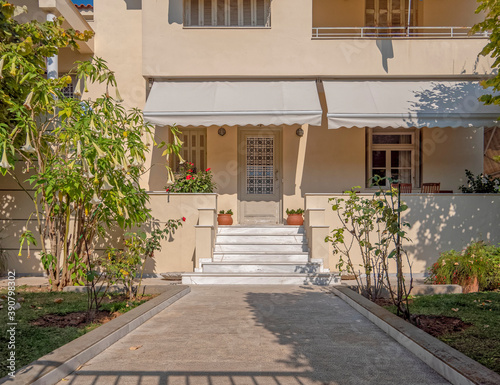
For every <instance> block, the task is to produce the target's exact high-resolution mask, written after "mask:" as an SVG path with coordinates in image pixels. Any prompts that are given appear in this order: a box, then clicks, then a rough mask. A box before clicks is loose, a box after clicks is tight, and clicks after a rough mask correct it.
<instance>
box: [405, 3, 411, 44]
mask: <svg viewBox="0 0 500 385" xmlns="http://www.w3.org/2000/svg"><path fill="white" fill-rule="evenodd" d="M410 27H411V0H409V1H408V29H407V30H406V36H410Z"/></svg>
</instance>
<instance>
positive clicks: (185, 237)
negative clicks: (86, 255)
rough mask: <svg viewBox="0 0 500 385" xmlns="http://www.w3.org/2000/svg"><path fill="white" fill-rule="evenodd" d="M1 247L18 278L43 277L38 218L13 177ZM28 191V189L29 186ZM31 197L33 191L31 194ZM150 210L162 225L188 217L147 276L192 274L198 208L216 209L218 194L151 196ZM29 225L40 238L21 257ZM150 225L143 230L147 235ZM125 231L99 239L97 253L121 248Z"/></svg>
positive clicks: (5, 186)
mask: <svg viewBox="0 0 500 385" xmlns="http://www.w3.org/2000/svg"><path fill="white" fill-rule="evenodd" d="M0 181H1V182H2V184H1V186H0V229H1V231H0V246H1V247H2V249H3V250H5V251H6V254H7V265H8V268H9V269H10V270H14V269H15V270H16V275H17V276H22V275H43V273H44V271H43V268H42V265H41V263H40V251H41V247H40V239H39V237H38V233H37V230H36V217H35V215H34V214H33V215H32V217H31V220H30V221H29V222H27V221H28V218H30V215H31V214H32V212H33V210H34V206H33V202H32V201H31V200H30V198H29V197H28V196H27V194H26V192H25V191H23V190H22V189H21V188H20V187H19V186H18V185H17V183H16V182H15V181H14V180H12V179H11V178H0ZM26 187H28V188H29V186H26ZM30 193H31V194H32V191H30ZM149 198H150V202H149V208H150V209H151V214H152V216H153V217H154V218H155V219H156V220H157V223H158V224H159V225H160V226H161V225H162V224H163V223H165V222H166V221H167V220H168V219H180V218H182V217H184V218H186V221H185V222H183V226H182V227H180V228H179V229H178V230H177V231H176V233H175V234H173V235H172V236H171V237H170V239H168V240H163V241H162V250H161V251H160V252H157V253H156V254H155V257H154V260H148V261H147V263H146V268H145V273H146V274H149V275H152V274H160V273H164V272H192V271H193V269H194V251H195V243H196V242H195V226H196V225H197V224H198V221H199V211H198V209H199V208H210V209H214V210H215V209H216V208H217V194H168V193H166V192H151V193H149ZM27 223H28V229H29V230H31V231H32V232H33V234H34V235H35V238H36V239H37V245H36V246H30V249H29V252H28V248H27V247H26V245H25V246H23V249H22V250H21V255H20V256H19V255H18V254H19V236H20V235H21V233H22V232H23V231H24V230H23V229H24V228H25V227H26V224H27ZM150 226H151V225H150V224H147V225H145V226H144V228H143V230H145V231H146V232H148V230H149V229H150V228H151V227H150ZM122 236H123V231H122V230H121V229H118V228H117V229H116V230H110V231H109V232H108V233H107V237H106V239H104V240H102V239H101V240H99V241H98V242H97V244H96V248H95V251H96V252H97V253H102V252H103V251H104V250H105V249H106V248H107V247H109V246H115V247H119V246H120V245H121V239H122Z"/></svg>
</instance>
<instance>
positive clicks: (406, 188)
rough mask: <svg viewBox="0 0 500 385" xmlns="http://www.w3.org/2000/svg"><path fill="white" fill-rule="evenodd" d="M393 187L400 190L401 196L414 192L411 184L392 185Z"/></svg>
mask: <svg viewBox="0 0 500 385" xmlns="http://www.w3.org/2000/svg"><path fill="white" fill-rule="evenodd" d="M391 187H392V188H395V189H398V190H399V191H400V192H401V194H411V190H412V186H411V183H392V184H391Z"/></svg>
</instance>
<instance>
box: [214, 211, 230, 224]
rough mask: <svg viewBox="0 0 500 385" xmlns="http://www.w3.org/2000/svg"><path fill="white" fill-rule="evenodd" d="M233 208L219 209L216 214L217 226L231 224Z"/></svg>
mask: <svg viewBox="0 0 500 385" xmlns="http://www.w3.org/2000/svg"><path fill="white" fill-rule="evenodd" d="M231 215H233V210H231V209H229V210H227V211H226V212H224V210H221V211H219V214H217V223H218V224H219V226H230V225H232V224H233V217H232V216H231Z"/></svg>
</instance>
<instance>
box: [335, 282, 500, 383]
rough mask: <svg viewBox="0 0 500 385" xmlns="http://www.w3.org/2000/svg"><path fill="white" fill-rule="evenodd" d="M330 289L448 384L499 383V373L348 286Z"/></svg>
mask: <svg viewBox="0 0 500 385" xmlns="http://www.w3.org/2000/svg"><path fill="white" fill-rule="evenodd" d="M331 291H332V293H334V294H335V295H337V296H338V297H340V298H341V299H342V300H344V301H345V302H346V303H348V304H349V305H350V306H351V307H353V308H354V309H356V310H357V311H358V312H360V313H361V314H362V315H364V316H365V317H366V318H368V319H369V320H370V321H371V322H373V323H374V324H375V325H377V326H378V327H379V328H380V329H382V330H383V331H384V332H385V333H387V334H388V335H389V336H391V337H392V338H394V339H395V340H396V341H397V342H399V343H400V344H401V345H402V346H404V347H405V348H406V349H408V350H409V351H410V352H412V353H413V354H415V355H416V356H417V357H418V358H420V359H421V360H422V361H423V362H425V363H426V364H427V365H429V366H430V367H431V368H432V369H434V370H435V371H436V372H437V373H439V374H440V375H441V376H443V377H444V378H446V379H447V380H448V381H450V382H451V383H452V384H454V385H472V384H482V385H498V384H500V375H498V374H497V373H495V372H494V371H492V370H490V369H488V368H486V367H485V366H483V365H481V364H480V363H478V362H477V361H474V360H473V359H471V358H469V357H467V356H466V355H464V354H462V353H460V352H459V351H458V350H455V349H453V348H452V347H450V346H448V345H446V344H445V343H444V342H441V341H439V340H438V339H437V338H434V337H433V336H431V335H430V334H427V333H426V332H424V331H423V330H420V329H419V328H417V327H416V326H413V325H412V324H410V323H408V322H406V321H404V320H403V319H401V318H399V317H398V316H396V315H394V314H392V313H391V312H389V311H388V310H386V309H384V308H382V307H380V306H378V305H377V304H375V303H373V302H371V301H369V300H368V299H366V298H365V297H363V296H361V295H359V294H358V293H356V292H354V291H352V290H350V289H349V288H347V287H342V286H336V287H332V288H331Z"/></svg>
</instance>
